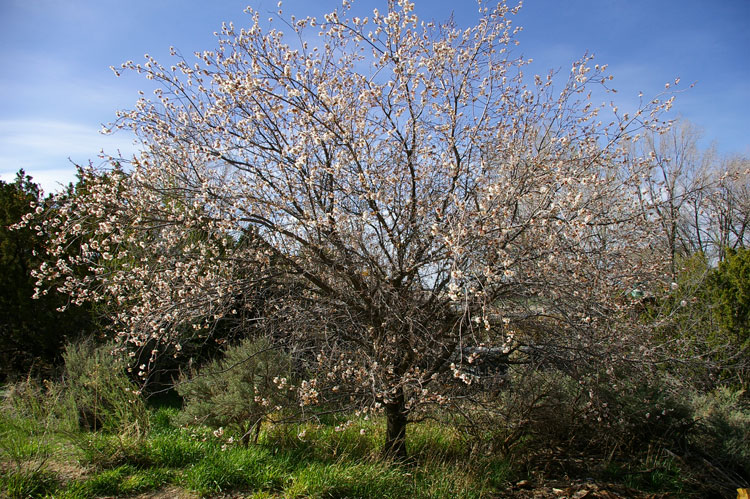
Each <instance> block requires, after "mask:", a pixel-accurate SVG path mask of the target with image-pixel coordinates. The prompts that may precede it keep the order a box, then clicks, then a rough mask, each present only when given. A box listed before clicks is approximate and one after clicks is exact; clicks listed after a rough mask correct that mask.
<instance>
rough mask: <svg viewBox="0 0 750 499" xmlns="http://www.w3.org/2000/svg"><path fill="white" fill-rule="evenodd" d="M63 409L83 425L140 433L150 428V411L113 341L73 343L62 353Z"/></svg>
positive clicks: (106, 429)
mask: <svg viewBox="0 0 750 499" xmlns="http://www.w3.org/2000/svg"><path fill="white" fill-rule="evenodd" d="M63 359H64V361H65V374H64V378H63V381H62V389H63V390H64V393H65V396H64V398H63V403H64V407H63V410H64V411H65V412H66V413H67V415H68V416H69V417H74V418H76V421H72V424H73V425H75V426H77V427H78V428H81V429H88V430H104V431H107V432H113V433H122V432H127V433H131V434H140V433H143V432H145V431H146V430H147V429H148V412H147V409H146V405H145V403H144V401H143V398H142V397H141V396H140V393H139V391H138V388H137V386H135V384H134V383H133V382H132V381H131V380H130V379H129V378H128V376H127V373H126V363H125V360H124V358H123V357H121V356H119V355H117V354H116V353H115V352H114V350H113V346H112V345H101V346H97V345H95V344H94V342H93V341H92V340H86V341H82V342H80V343H74V344H70V345H68V346H67V347H66V349H65V353H64V354H63Z"/></svg>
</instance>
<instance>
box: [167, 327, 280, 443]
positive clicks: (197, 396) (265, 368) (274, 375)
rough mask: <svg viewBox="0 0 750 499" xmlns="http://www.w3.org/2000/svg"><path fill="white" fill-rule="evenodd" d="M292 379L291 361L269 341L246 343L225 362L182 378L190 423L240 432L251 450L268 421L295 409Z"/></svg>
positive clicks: (232, 349)
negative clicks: (293, 405) (283, 410)
mask: <svg viewBox="0 0 750 499" xmlns="http://www.w3.org/2000/svg"><path fill="white" fill-rule="evenodd" d="M289 377H290V362H289V358H288V357H287V356H286V355H284V354H283V353H281V352H280V351H279V350H277V349H275V348H274V347H273V346H272V345H271V344H270V343H268V342H267V341H265V340H262V339H260V340H251V339H247V340H244V341H242V342H241V343H240V344H239V345H237V346H234V347H230V348H229V349H227V351H226V353H225V355H224V357H223V358H222V359H220V360H215V361H212V362H210V363H209V364H208V365H207V366H205V367H203V368H202V369H200V370H199V371H198V372H194V373H191V375H190V376H188V375H183V376H182V377H181V378H180V382H179V385H178V386H177V391H178V393H179V394H180V395H181V396H182V397H183V399H184V403H185V406H184V410H183V416H184V420H185V422H186V423H188V424H190V423H196V422H198V423H202V424H205V425H207V426H209V427H212V428H227V429H229V430H231V431H235V432H237V434H238V435H239V436H240V438H241V440H242V443H243V444H244V445H245V446H247V444H248V443H249V441H250V437H251V434H253V433H255V437H256V439H257V435H258V432H259V431H260V425H261V424H262V423H263V421H264V420H266V419H267V418H268V417H269V416H270V415H271V414H272V413H274V412H278V411H279V410H280V409H281V408H283V407H288V406H289V405H290V404H289V402H290V400H291V399H290V393H291V392H290V390H289V388H288V386H285V383H288V380H289ZM282 380H284V381H282Z"/></svg>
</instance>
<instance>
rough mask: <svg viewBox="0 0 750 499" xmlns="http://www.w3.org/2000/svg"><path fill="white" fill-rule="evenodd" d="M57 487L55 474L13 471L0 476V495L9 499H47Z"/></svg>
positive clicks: (37, 471)
mask: <svg viewBox="0 0 750 499" xmlns="http://www.w3.org/2000/svg"><path fill="white" fill-rule="evenodd" d="M59 486H60V484H59V481H58V479H57V477H56V476H55V474H54V473H50V472H48V471H45V470H36V471H24V470H13V471H7V472H4V473H2V475H1V476H0V491H1V492H2V493H1V494H0V495H1V496H3V497H9V498H11V499H16V498H18V499H24V498H28V497H47V496H49V495H51V494H54V493H55V492H56V491H57V490H58V488H59Z"/></svg>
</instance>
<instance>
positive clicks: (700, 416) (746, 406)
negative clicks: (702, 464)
mask: <svg viewBox="0 0 750 499" xmlns="http://www.w3.org/2000/svg"><path fill="white" fill-rule="evenodd" d="M693 406H694V408H695V417H696V420H697V422H698V425H697V428H696V430H695V431H694V432H693V433H692V434H691V442H692V444H693V445H694V446H695V447H696V448H698V449H700V450H701V452H702V453H703V454H705V455H707V456H708V457H709V459H710V461H713V463H714V465H715V466H719V467H721V468H723V469H725V470H726V471H727V472H728V473H731V474H733V475H739V476H742V477H744V480H750V401H749V400H748V398H747V395H746V393H745V392H744V391H743V390H734V389H731V388H727V387H720V388H717V389H716V390H713V391H712V392H709V393H707V394H699V395H696V396H695V398H694V400H693Z"/></svg>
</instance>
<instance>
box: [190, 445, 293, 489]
mask: <svg viewBox="0 0 750 499" xmlns="http://www.w3.org/2000/svg"><path fill="white" fill-rule="evenodd" d="M284 468H285V467H284V466H283V462H279V460H277V459H274V458H273V456H272V454H271V453H270V452H269V451H267V450H265V449H262V448H257V447H250V448H247V449H246V448H238V447H235V448H232V449H229V450H226V451H219V452H213V453H211V454H209V455H208V456H206V457H205V458H204V459H203V460H201V461H200V462H199V463H197V464H196V465H195V466H192V467H190V468H188V469H187V470H186V471H185V473H184V475H183V480H184V483H185V484H186V485H187V486H188V488H190V489H192V490H195V491H196V492H198V493H200V494H202V495H208V494H215V493H222V492H226V491H230V490H236V489H250V490H277V489H280V488H281V486H282V485H283V483H284V482H285V479H286V473H285V472H286V470H285V469H284Z"/></svg>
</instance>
